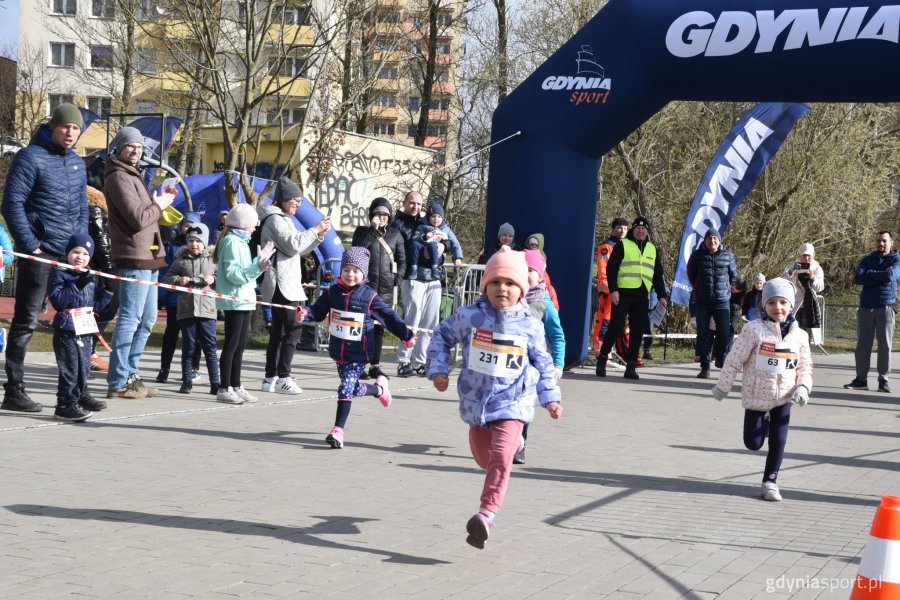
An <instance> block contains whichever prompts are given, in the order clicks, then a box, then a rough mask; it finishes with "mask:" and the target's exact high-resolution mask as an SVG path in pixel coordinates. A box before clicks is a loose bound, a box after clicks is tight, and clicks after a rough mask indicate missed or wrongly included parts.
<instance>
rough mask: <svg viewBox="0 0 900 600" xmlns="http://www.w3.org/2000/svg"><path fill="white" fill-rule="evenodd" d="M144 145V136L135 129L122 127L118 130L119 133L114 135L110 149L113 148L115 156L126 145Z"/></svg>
mask: <svg viewBox="0 0 900 600" xmlns="http://www.w3.org/2000/svg"><path fill="white" fill-rule="evenodd" d="M143 143H144V134H143V133H141V132H140V130H139V129H137V128H136V127H123V128H122V129H120V130H119V133H117V134H116V137H115V139H114V140H113V142H112V147H113V148H115V152H116V154H118V153H119V152H121V151H122V148H124V147H125V146H127V145H128V144H141V145H143Z"/></svg>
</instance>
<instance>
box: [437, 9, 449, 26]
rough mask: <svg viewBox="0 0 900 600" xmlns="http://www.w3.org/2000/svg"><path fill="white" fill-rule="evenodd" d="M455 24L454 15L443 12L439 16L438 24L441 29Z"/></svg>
mask: <svg viewBox="0 0 900 600" xmlns="http://www.w3.org/2000/svg"><path fill="white" fill-rule="evenodd" d="M452 24H453V15H448V14H446V13H441V14H439V15H438V16H437V26H438V27H439V28H441V29H444V28H447V27H450V25H452Z"/></svg>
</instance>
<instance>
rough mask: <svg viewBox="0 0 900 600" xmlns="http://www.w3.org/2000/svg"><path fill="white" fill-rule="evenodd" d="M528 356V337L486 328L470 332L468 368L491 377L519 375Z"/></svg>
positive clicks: (513, 376)
mask: <svg viewBox="0 0 900 600" xmlns="http://www.w3.org/2000/svg"><path fill="white" fill-rule="evenodd" d="M527 356H528V338H527V337H525V336H523V335H510V334H506V333H496V332H494V331H490V330H487V329H476V330H475V331H474V332H472V344H471V345H470V346H469V361H468V363H469V368H470V369H472V370H473V371H477V372H478V373H484V374H485V375H491V376H492V377H511V378H515V377H518V376H519V373H521V372H522V370H523V369H524V368H525V360H526V357H527Z"/></svg>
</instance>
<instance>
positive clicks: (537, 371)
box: [428, 246, 562, 549]
mask: <svg viewBox="0 0 900 600" xmlns="http://www.w3.org/2000/svg"><path fill="white" fill-rule="evenodd" d="M528 289H529V285H528V266H527V264H526V262H525V255H524V254H523V253H522V252H516V251H514V250H511V249H510V248H509V247H508V246H503V247H501V248H500V249H499V250H497V251H496V252H495V253H494V254H493V256H491V258H490V260H488V262H487V265H486V267H485V272H484V277H483V278H482V283H481V293H482V296H481V298H479V299H478V300H477V301H476V302H475V304H471V305H468V306H463V307H462V308H460V309H459V311H457V312H456V313H455V314H453V315H451V316H450V317H449V318H447V319H445V320H444V321H442V322H441V323H440V325H438V327H437V329H436V330H435V332H434V337H432V338H431V344H430V345H429V346H428V360H429V362H430V365H431V366H430V367H429V368H428V378H429V379H431V381H432V383H433V384H434V387H435V388H436V389H437V390H438V391H439V392H443V391H445V390H446V389H447V386H448V384H449V378H448V376H447V374H448V373H449V371H450V368H449V364H448V363H449V361H450V351H451V350H452V349H453V347H454V346H455V345H456V344H462V346H463V352H462V356H463V359H462V367H461V369H460V373H459V380H458V382H457V392H458V393H459V416H460V417H461V418H462V420H463V421H465V422H466V423H467V424H468V425H469V448H470V449H471V450H472V456H474V457H475V462H476V463H478V466H479V467H481V468H482V469H485V471H486V473H485V478H484V487H483V489H482V492H481V505H480V507H479V510H478V512H477V513H475V514H474V515H472V517H471V518H470V519H469V521H468V523H466V531H467V532H468V534H469V535H468V537H467V538H466V542H467V543H468V544H470V545H471V546H474V547H475V548H478V549H483V548H484V543H485V541H487V539H488V536H489V534H490V529H491V528H492V527H493V526H494V517H495V515H496V513H497V511H498V510H500V506H501V505H502V504H503V498H504V496H505V495H506V488H507V485H508V484H509V475H510V471H511V470H512V464H513V456H514V455H515V454H516V452H517V451H518V450H520V449H521V448H523V447H524V445H525V442H524V440H523V439H522V428H523V427H524V425H525V424H526V423H530V422H531V421H532V419H534V401H535V400H537V401H538V402H540V404H541V406H543V407H544V408H546V409H547V411H548V412H549V413H550V417H551V418H553V419H558V418H559V417H560V416H561V415H562V405H561V404H560V401H561V395H560V390H559V385H558V383H557V377H556V372H555V370H554V368H553V359H552V358H551V357H550V354H549V353H548V352H547V342H546V340H545V338H544V326H543V324H542V323H541V322H540V321H538V320H537V319H535V318H534V317H533V316H532V315H531V313H530V312H529V310H528V306H527V305H526V304H525V302H524V301H523V300H524V298H525V294H526V293H527V292H528Z"/></svg>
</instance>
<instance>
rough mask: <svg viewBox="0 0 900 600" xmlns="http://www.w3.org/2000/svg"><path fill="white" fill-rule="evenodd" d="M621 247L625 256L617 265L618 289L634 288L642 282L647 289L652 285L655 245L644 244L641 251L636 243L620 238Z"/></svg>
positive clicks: (638, 286)
mask: <svg viewBox="0 0 900 600" xmlns="http://www.w3.org/2000/svg"><path fill="white" fill-rule="evenodd" d="M621 243H622V248H623V250H625V257H624V258H623V259H622V264H621V265H620V266H619V276H618V278H617V279H616V282H617V283H618V286H619V288H620V289H624V290H636V289H638V288H640V287H641V284H642V283H643V285H644V287H646V288H647V291H648V292H649V291H650V288H652V287H653V267H654V266H655V265H656V246H654V245H653V244H652V243H651V242H649V241H648V242H647V243H645V244H644V251H643V253H642V252H641V250H640V248H639V247H638V245H637V244H636V243H634V242H633V241H631V240H629V239H628V238H625V239H624V240H622V242H621Z"/></svg>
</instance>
